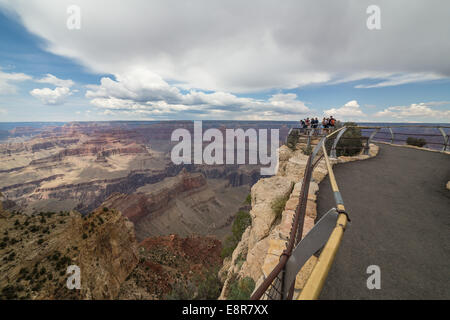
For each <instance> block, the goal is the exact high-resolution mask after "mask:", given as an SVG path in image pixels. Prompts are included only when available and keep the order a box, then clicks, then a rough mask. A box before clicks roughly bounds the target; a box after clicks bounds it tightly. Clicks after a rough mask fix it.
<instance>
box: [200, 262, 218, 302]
mask: <svg viewBox="0 0 450 320" xmlns="http://www.w3.org/2000/svg"><path fill="white" fill-rule="evenodd" d="M218 273H219V270H218V268H212V269H210V270H209V271H208V272H207V273H206V275H205V276H204V277H203V276H202V277H198V278H197V283H198V287H197V294H196V297H195V299H197V300H217V298H219V296H220V292H221V291H222V283H221V282H220V279H219V276H218Z"/></svg>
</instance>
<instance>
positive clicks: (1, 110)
mask: <svg viewBox="0 0 450 320" xmlns="http://www.w3.org/2000/svg"><path fill="white" fill-rule="evenodd" d="M7 113H8V110H6V109H2V108H0V114H3V115H5V114H7Z"/></svg>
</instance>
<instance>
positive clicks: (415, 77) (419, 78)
mask: <svg viewBox="0 0 450 320" xmlns="http://www.w3.org/2000/svg"><path fill="white" fill-rule="evenodd" d="M386 78H387V80H384V81H381V82H378V83H376V84H370V85H364V84H360V85H357V86H355V88H381V87H391V86H399V85H402V84H408V83H414V82H425V81H432V80H441V79H445V78H446V77H445V76H442V75H439V74H436V73H413V74H402V75H392V76H388V77H386Z"/></svg>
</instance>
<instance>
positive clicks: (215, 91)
mask: <svg viewBox="0 0 450 320" xmlns="http://www.w3.org/2000/svg"><path fill="white" fill-rule="evenodd" d="M74 5H75V9H74V7H73V6H74ZM371 5H376V6H377V8H379V15H376V13H375V11H373V9H372V10H369V11H368V7H369V6H371ZM77 10H79V11H77ZM78 12H79V15H78ZM449 12H450V2H449V1H446V0H430V1H419V0H416V1H407V0H396V1H389V0H385V1H376V0H371V1H365V0H360V1H352V0H341V1H333V0H329V1H326V0H321V1H317V0H309V1H300V0H283V1H275V0H273V1H268V0H247V1H235V0H227V1H224V0H223V1H220V0H191V1H179V0H161V1H153V0H151V1H148V0H129V1H126V2H125V1H118V0H90V1H87V0H85V1H76V0H70V1H66V0H58V1H51V0H0V122H9V121H11V122H21V121H22V122H25V121H109V120H196V119H197V120H222V119H223V120H299V119H301V118H305V117H312V116H314V117H319V118H320V119H321V118H322V117H324V116H328V115H333V116H334V117H336V118H338V119H340V120H342V121H358V122H427V123H443V122H444V123H450V58H449V57H450V38H449V36H448V35H449V34H450V19H449ZM378 18H379V19H378ZM374 19H375V20H374ZM368 20H369V22H370V23H371V24H372V25H373V23H374V21H376V22H377V23H378V22H379V24H378V27H379V28H375V29H374V28H369V27H368ZM76 22H79V28H73V26H74V25H76ZM370 23H369V24H370Z"/></svg>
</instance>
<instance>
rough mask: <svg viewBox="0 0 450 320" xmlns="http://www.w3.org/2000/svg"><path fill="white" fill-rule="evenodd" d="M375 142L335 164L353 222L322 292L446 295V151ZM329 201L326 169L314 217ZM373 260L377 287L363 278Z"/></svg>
mask: <svg viewBox="0 0 450 320" xmlns="http://www.w3.org/2000/svg"><path fill="white" fill-rule="evenodd" d="M379 147H380V151H379V154H378V156H377V157H375V158H372V159H369V160H365V161H356V162H350V163H345V164H338V165H336V167H335V169H334V172H335V176H336V180H337V181H338V184H339V188H340V191H341V194H342V197H343V198H344V199H345V207H346V209H347V211H348V212H349V214H350V218H351V226H350V227H349V228H347V230H346V232H345V236H344V237H343V240H342V245H341V246H340V248H339V250H338V252H337V256H336V259H335V261H334V264H333V265H332V267H331V270H330V273H329V274H328V278H327V281H326V282H325V285H324V287H323V290H322V293H321V295H320V299H450V191H449V190H447V189H446V187H445V185H446V183H447V181H449V180H450V156H449V155H446V154H442V153H439V152H430V151H423V150H417V149H412V148H404V147H396V146H390V145H385V144H379ZM334 205H335V204H334V200H333V193H332V190H331V188H330V181H329V177H327V178H325V180H324V181H322V183H321V184H320V191H319V196H318V210H317V211H318V214H319V217H318V219H319V218H320V215H321V214H323V213H325V212H327V210H328V209H329V208H330V207H333V206H334ZM370 265H377V266H379V267H380V270H381V289H380V290H376V289H373V290H369V289H368V288H367V286H366V281H367V278H368V277H369V276H370V275H369V274H367V273H366V269H367V267H368V266H370Z"/></svg>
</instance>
